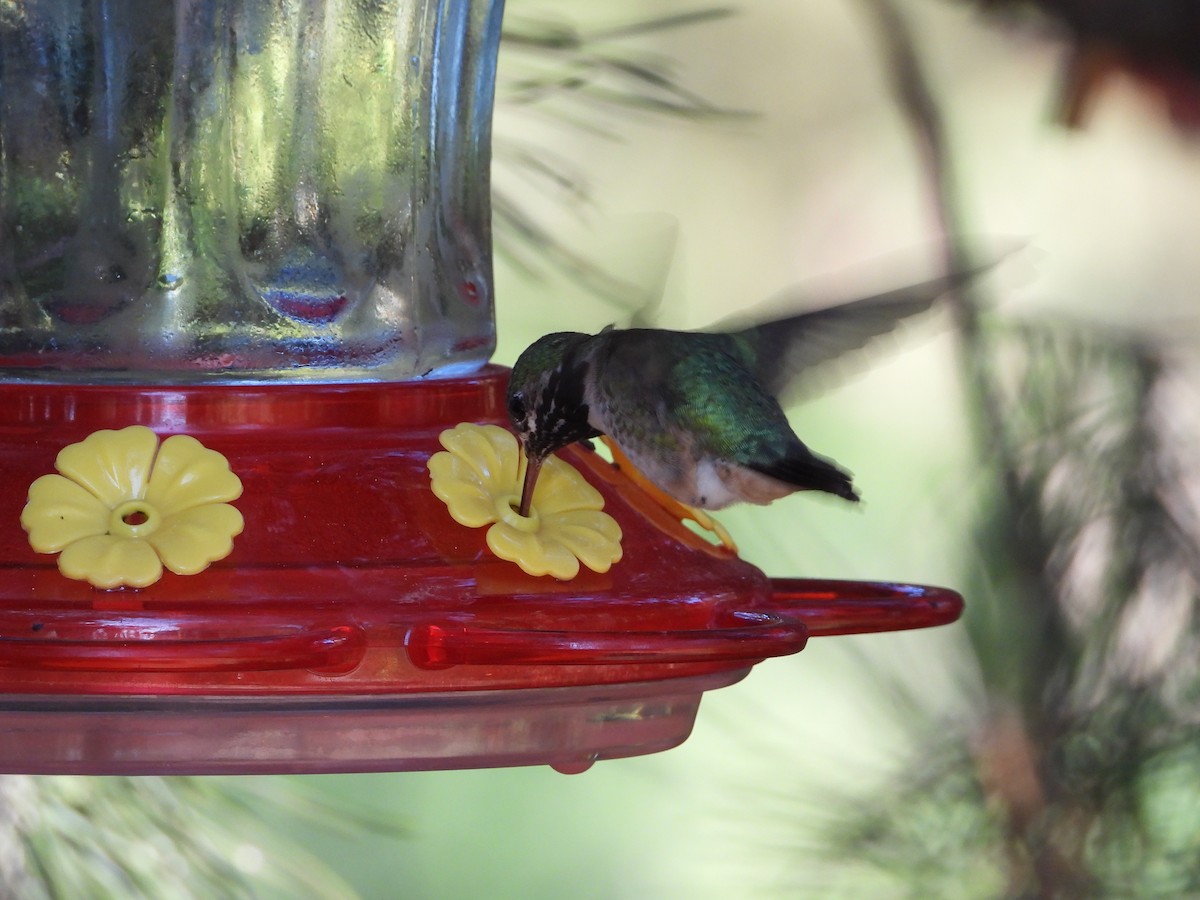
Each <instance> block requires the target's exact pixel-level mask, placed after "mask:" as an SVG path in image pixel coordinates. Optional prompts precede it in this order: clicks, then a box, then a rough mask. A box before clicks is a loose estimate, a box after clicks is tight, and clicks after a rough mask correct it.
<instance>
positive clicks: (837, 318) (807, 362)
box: [729, 276, 963, 396]
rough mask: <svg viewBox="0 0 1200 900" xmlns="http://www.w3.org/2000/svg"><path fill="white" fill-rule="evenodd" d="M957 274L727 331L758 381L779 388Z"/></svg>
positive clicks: (891, 321)
mask: <svg viewBox="0 0 1200 900" xmlns="http://www.w3.org/2000/svg"><path fill="white" fill-rule="evenodd" d="M962 280H963V278H962V277H960V276H947V277H944V278H935V279H933V280H931V281H925V282H921V283H920V284H914V285H910V286H908V287H904V288H900V289H899V290H895V291H889V292H888V293H886V294H879V295H877V296H873V297H866V298H864V299H861V300H854V301H851V302H849V303H843V304H841V305H838V306H833V307H829V308H828V309H818V310H814V311H812V312H805V313H801V314H800V315H796V316H789V317H788V318H785V319H777V320H775V321H772V322H763V323H760V324H756V325H752V326H750V327H748V328H742V329H741V330H739V331H734V332H732V333H730V335H729V337H730V339H731V342H732V343H733V345H735V347H736V349H735V350H734V352H737V353H738V354H739V356H740V357H741V358H742V359H743V361H744V362H745V363H746V365H747V366H748V367H749V368H750V370H751V371H752V372H754V374H755V375H756V376H757V377H758V379H759V381H760V382H761V383H762V385H763V386H764V387H765V388H766V389H767V390H768V391H770V392H771V393H772V394H774V395H776V396H780V395H783V394H785V392H787V391H788V389H789V388H791V387H792V386H793V384H794V383H795V382H796V381H798V380H799V379H800V378H801V377H802V376H804V375H806V374H811V373H812V371H813V370H814V369H816V368H817V367H819V366H821V365H822V364H823V363H828V362H830V361H832V360H835V359H839V358H841V357H843V356H845V355H846V354H848V353H851V352H852V351H854V350H859V349H861V348H862V347H864V346H866V344H868V343H869V342H870V341H871V340H873V339H874V338H876V337H879V336H881V335H884V334H887V333H888V332H890V331H892V330H894V329H895V328H896V326H897V325H899V324H900V323H901V322H902V321H904V320H905V319H907V318H910V317H911V316H915V315H919V314H920V313H923V312H925V311H926V310H928V309H929V308H930V306H932V305H933V303H934V301H935V300H937V299H938V298H939V297H941V296H943V295H944V294H945V293H946V292H947V291H949V290H951V289H952V288H953V287H954V286H955V285H956V284H958V283H961V281H962Z"/></svg>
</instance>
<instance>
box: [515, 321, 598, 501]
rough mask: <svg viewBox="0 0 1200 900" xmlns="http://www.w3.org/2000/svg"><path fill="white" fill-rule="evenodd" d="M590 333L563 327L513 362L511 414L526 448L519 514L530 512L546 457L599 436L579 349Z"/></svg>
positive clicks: (539, 339) (522, 444)
mask: <svg viewBox="0 0 1200 900" xmlns="http://www.w3.org/2000/svg"><path fill="white" fill-rule="evenodd" d="M587 339H588V335H586V334H580V333H578V332H574V331H560V332H557V333H556V334H548V335H546V336H545V337H542V338H538V339H537V340H536V341H534V342H533V343H532V344H530V345H529V346H528V347H527V348H526V349H525V352H524V353H522V354H521V355H520V356H519V357H518V358H517V361H516V363H515V364H514V365H513V370H512V375H511V376H509V379H508V395H507V402H508V418H509V420H510V421H511V422H512V424H513V428H515V429H516V432H517V434H518V435H519V436H520V438H521V447H522V449H523V450H524V451H525V459H526V463H527V464H526V467H525V486H524V488H523V489H522V491H521V506H520V510H519V512H520V514H521V515H523V516H527V515H529V510H530V504H531V503H532V501H533V488H534V485H535V484H536V483H537V477H538V471H539V470H540V469H541V467H542V461H543V460H544V459H545V458H546V457H547V456H549V455H550V454H551V453H553V452H554V451H555V450H557V449H559V448H560V447H565V446H566V445H567V444H573V443H574V442H575V441H581V440H583V439H584V438H589V437H594V436H595V435H596V433H597V432H596V430H595V429H594V428H592V426H591V425H589V424H588V406H587V401H586V400H585V399H584V378H585V376H586V374H587V362H586V361H585V360H583V359H581V358H580V356H579V354H577V353H576V352H575V351H576V350H577V349H578V348H579V346H580V345H581V344H582V343H583V342H584V341H586V340H587Z"/></svg>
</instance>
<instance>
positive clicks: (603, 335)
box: [506, 276, 963, 515]
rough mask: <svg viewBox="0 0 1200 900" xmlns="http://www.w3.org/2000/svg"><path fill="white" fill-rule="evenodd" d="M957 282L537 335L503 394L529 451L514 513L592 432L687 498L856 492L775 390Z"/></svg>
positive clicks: (754, 499)
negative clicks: (559, 459)
mask: <svg viewBox="0 0 1200 900" xmlns="http://www.w3.org/2000/svg"><path fill="white" fill-rule="evenodd" d="M962 280H963V278H962V276H947V277H944V278H938V279H934V280H932V281H927V282H922V283H920V284H915V285H911V286H909V287H905V288H901V289H899V290H895V291H891V292H888V293H885V294H880V295H876V296H871V297H865V298H861V299H858V300H853V301H850V302H847V303H842V304H839V305H836V306H831V307H828V308H825V309H818V310H815V311H811V312H805V313H801V314H799V315H793V316H789V317H787V318H782V319H778V320H775V321H770V322H762V323H759V324H754V325H750V326H749V327H742V328H738V329H737V330H731V331H720V330H716V331H669V330H665V329H658V328H628V329H616V328H613V327H612V326H609V327H608V328H605V329H604V330H603V331H601V332H599V333H598V334H583V333H579V332H569V331H568V332H556V333H554V334H548V335H545V336H544V337H541V338H539V339H538V340H536V341H534V342H533V344H531V345H530V346H529V347H528V348H527V349H526V350H525V351H524V352H523V353H522V354H521V355H520V357H519V358H518V359H517V361H516V363H515V364H514V366H513V370H512V374H511V376H510V378H509V383H508V390H507V395H506V400H507V405H508V415H509V418H510V420H511V422H512V424H513V427H514V429H515V430H516V432H517V435H518V436H519V438H520V441H521V447H522V449H523V450H524V453H525V457H526V461H527V466H526V470H525V481H524V485H523V489H522V493H521V505H520V509H519V512H520V514H521V515H528V514H529V505H530V502H531V500H532V497H533V488H534V485H535V484H536V483H537V477H538V471H539V469H540V468H541V465H542V462H543V461H544V460H545V458H546V457H547V456H548V455H550V454H551V453H553V452H554V451H556V450H559V449H561V448H562V447H565V446H567V445H568V444H572V443H574V442H576V441H584V440H589V439H591V438H594V437H599V436H601V435H606V436H607V437H608V438H609V440H611V441H612V442H613V443H615V444H616V445H617V447H618V448H619V449H620V450H621V451H622V452H623V453H624V455H625V456H626V457H627V458H628V459H629V460H630V462H631V463H632V464H633V465H634V466H636V467H637V468H638V469H639V470H640V471H641V473H642V474H643V475H644V476H646V478H647V479H648V480H649V481H651V482H652V483H653V484H654V485H656V486H657V487H658V488H660V489H661V490H662V491H663V492H664V493H666V494H668V495H670V496H671V497H674V498H675V499H676V500H679V501H680V502H682V503H684V504H686V505H687V506H691V507H694V508H699V509H723V508H724V507H726V506H729V505H730V504H732V503H736V502H749V503H756V504H760V505H764V504H767V503H770V502H772V501H774V500H777V499H779V498H780V497H784V496H786V495H788V494H791V493H793V492H795V491H800V490H817V491H824V492H827V493H830V494H834V495H836V496H838V497H841V498H843V499H845V500H848V501H853V502H857V501H858V499H859V495H858V492H857V491H856V490H855V488H854V485H853V482H852V479H851V476H850V473H848V472H846V471H845V470H844V469H842V468H841V467H839V466H838V464H837V463H836V462H834V461H833V460H831V459H828V458H826V457H823V456H820V455H818V454H817V453H814V452H813V451H811V450H810V449H809V448H808V446H807V445H806V444H804V442H803V441H801V440H800V438H799V437H798V436H797V435H796V433H795V432H794V431H793V430H792V427H791V425H790V424H789V423H788V420H787V416H786V415H785V414H784V411H783V407H782V405H781V404H780V401H779V397H780V395H781V394H782V393H783V392H784V391H785V390H787V389H788V388H789V387H790V386H792V385H793V384H794V382H795V381H797V380H798V379H799V377H800V376H802V375H803V374H805V373H806V372H811V371H812V370H813V369H814V368H816V367H817V366H819V365H820V364H822V363H825V362H828V361H830V360H833V359H835V358H837V357H840V356H842V355H843V354H846V353H847V352H849V351H851V350H855V349H858V348H860V347H862V346H864V345H865V344H867V343H868V342H869V341H870V340H872V339H873V338H875V337H877V336H879V335H882V334H885V333H887V332H889V331H892V330H893V329H894V328H895V326H896V325H897V324H898V323H899V322H901V321H902V320H904V319H906V318H908V317H910V316H913V315H917V314H919V313H921V312H924V311H925V310H927V309H929V307H930V306H931V305H932V304H933V303H934V301H935V300H937V299H938V298H939V297H941V296H942V295H944V294H945V293H946V292H947V291H949V290H950V289H951V288H953V287H955V286H956V285H957V284H958V283H960V282H961V281H962Z"/></svg>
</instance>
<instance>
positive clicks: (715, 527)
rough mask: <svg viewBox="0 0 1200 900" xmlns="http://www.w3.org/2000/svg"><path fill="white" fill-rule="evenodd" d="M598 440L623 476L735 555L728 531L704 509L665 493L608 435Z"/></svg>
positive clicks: (678, 517) (735, 545) (667, 509)
mask: <svg viewBox="0 0 1200 900" xmlns="http://www.w3.org/2000/svg"><path fill="white" fill-rule="evenodd" d="M600 440H601V441H602V442H603V443H604V446H605V447H607V448H608V449H609V452H610V453H612V458H613V465H615V466H616V467H617V468H618V469H620V470H621V471H622V472H624V473H625V476H626V477H627V478H628V479H629V480H630V481H632V482H633V483H634V484H636V485H637V486H638V487H640V488H641V489H642V490H643V491H645V492H646V494H647V495H649V497H650V498H651V499H652V500H654V502H655V503H657V504H658V505H659V506H661V507H662V508H663V509H665V510H666V511H667V512H669V513H670V514H671V515H673V516H675V517H676V518H677V519H679V520H680V521H681V522H682V521H686V520H691V521H692V522H695V523H696V524H697V525H698V526H700V527H701V528H703V529H704V530H705V531H708V532H710V533H711V534H712V535H713V536H714V537H716V539H717V540H718V541H719V542H720V543H721V546H723V547H724V548H725V549H726V550H728V551H729V552H730V553H732V554H734V555H735V556H736V555H737V552H738V547H737V544H736V543H734V540H733V537H732V536H731V535H730V534H729V532H728V531H726V530H725V527H724V526H723V525H722V524H721V523H720V522H718V521H717V520H716V519H714V518H713V517H712V516H710V515H709V514H708V513H706V512H705V511H704V510H702V509H696V508H695V507H692V506H688V505H687V504H686V503H682V502H680V501H679V500H676V499H675V498H674V497H672V496H671V495H670V494H668V493H666V492H665V491H664V490H663V489H662V488H660V487H659V486H658V485H656V484H655V483H654V482H652V481H651V480H650V479H649V478H647V477H646V476H645V475H643V474H642V473H641V471H640V470H639V469H638V467H637V466H635V465H634V464H633V463H631V462H630V461H629V457H627V456H626V455H625V454H624V453H622V452H621V448H620V447H618V446H617V445H616V444H615V443H614V442H613V441H612V439H610V438H609V437H608V435H600Z"/></svg>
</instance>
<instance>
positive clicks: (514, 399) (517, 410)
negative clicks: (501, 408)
mask: <svg viewBox="0 0 1200 900" xmlns="http://www.w3.org/2000/svg"><path fill="white" fill-rule="evenodd" d="M508 414H509V416H510V417H511V418H512V420H513V421H514V422H518V421H520V420H521V419H524V418H525V398H524V396H522V395H521V394H513V395H511V396H510V397H509V398H508Z"/></svg>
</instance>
